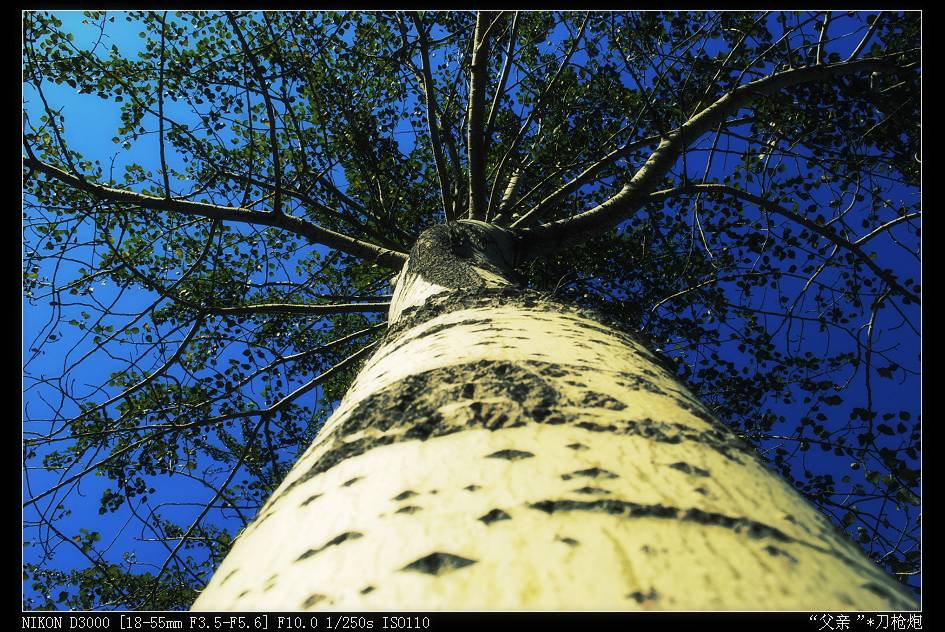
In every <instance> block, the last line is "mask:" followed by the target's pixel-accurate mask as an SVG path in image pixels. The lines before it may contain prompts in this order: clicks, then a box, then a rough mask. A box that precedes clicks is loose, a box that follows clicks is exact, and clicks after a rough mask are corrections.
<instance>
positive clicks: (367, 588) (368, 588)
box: [361, 586, 374, 595]
mask: <svg viewBox="0 0 945 632" xmlns="http://www.w3.org/2000/svg"><path fill="white" fill-rule="evenodd" d="M373 591H374V586H365V587H364V588H362V589H361V594H362V595H366V594H368V593H369V592H373Z"/></svg>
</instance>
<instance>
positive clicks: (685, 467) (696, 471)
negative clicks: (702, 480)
mask: <svg viewBox="0 0 945 632" xmlns="http://www.w3.org/2000/svg"><path fill="white" fill-rule="evenodd" d="M670 467H671V468H673V469H674V470H679V471H680V472H685V473H686V474H691V475H692V476H712V474H710V473H709V471H708V470H704V469H702V468H701V467H696V466H695V465H690V464H689V463H683V462H682V461H680V462H679V463H673V464H672V465H670Z"/></svg>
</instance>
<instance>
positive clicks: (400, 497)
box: [392, 489, 417, 500]
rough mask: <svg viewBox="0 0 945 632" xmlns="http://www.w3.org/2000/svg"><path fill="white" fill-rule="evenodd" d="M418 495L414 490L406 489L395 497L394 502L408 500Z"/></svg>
mask: <svg viewBox="0 0 945 632" xmlns="http://www.w3.org/2000/svg"><path fill="white" fill-rule="evenodd" d="M416 495H417V492H415V491H413V490H412V489H406V490H404V491H402V492H400V493H399V494H397V495H396V496H394V498H393V499H392V500H407V499H408V498H410V497H411V496H416Z"/></svg>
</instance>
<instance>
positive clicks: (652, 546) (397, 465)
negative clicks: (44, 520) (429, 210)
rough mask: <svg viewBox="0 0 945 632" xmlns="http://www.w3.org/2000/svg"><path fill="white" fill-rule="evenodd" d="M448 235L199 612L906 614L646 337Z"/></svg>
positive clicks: (510, 249) (430, 247) (465, 231)
mask: <svg viewBox="0 0 945 632" xmlns="http://www.w3.org/2000/svg"><path fill="white" fill-rule="evenodd" d="M514 246H515V242H514V239H512V238H511V237H509V235H508V233H505V232H504V231H499V230H498V229H493V228H492V227H489V226H488V225H485V224H481V223H471V222H466V223H459V224H450V225H446V226H440V227H436V228H435V229H431V231H428V232H427V233H426V234H425V235H424V236H423V237H422V238H421V239H420V241H419V242H418V244H417V246H416V247H415V248H414V251H413V252H412V253H411V256H410V261H409V264H408V265H407V266H406V267H405V269H404V271H403V272H402V275H401V278H400V279H399V283H398V287H397V291H396V292H395V297H394V306H393V307H392V314H391V320H392V323H393V324H392V326H391V327H390V329H389V330H388V333H387V336H386V338H385V340H384V341H383V342H382V344H381V345H380V346H379V348H378V350H377V351H376V352H375V353H374V355H373V356H372V357H371V359H370V360H369V361H368V362H367V364H366V365H365V367H364V368H363V370H362V371H361V373H360V374H359V375H358V377H357V379H356V380H355V383H354V384H353V385H352V387H351V389H350V391H349V392H348V394H347V395H346V396H345V398H344V400H343V401H342V402H341V404H340V406H339V407H338V409H337V411H336V412H335V414H334V415H333V416H332V417H331V418H330V419H329V420H328V422H326V424H325V427H324V428H323V429H322V431H321V432H320V433H319V435H318V438H317V439H316V440H315V442H314V443H313V445H312V446H311V447H310V448H309V449H308V450H307V451H306V452H305V454H304V455H303V456H302V457H301V458H300V459H299V461H298V463H297V464H296V466H295V467H294V468H293V470H292V471H291V472H290V473H289V475H288V476H287V478H286V480H285V481H284V482H283V483H282V485H281V486H280V487H279V489H278V490H277V491H276V492H275V493H274V495H273V497H272V498H271V499H270V500H269V501H268V502H267V504H266V505H265V507H263V509H262V510H261V511H260V513H259V516H258V517H257V518H256V520H255V521H254V522H253V524H252V525H250V526H249V527H248V528H247V529H246V530H245V531H244V532H243V533H242V534H241V535H240V537H239V538H238V539H237V541H236V543H235V544H234V546H233V549H232V551H231V552H230V554H229V556H228V557H227V558H226V559H225V560H224V562H223V563H222V564H221V566H220V568H219V569H218V570H217V573H216V575H215V576H214V578H213V579H212V581H211V582H210V584H209V585H208V587H207V589H206V590H205V591H204V592H203V593H202V594H201V595H200V597H199V598H198V600H197V602H196V603H195V605H194V608H195V609H198V610H227V609H238V610H253V609H265V610H305V609H347V610H369V609H398V610H402V609H453V610H455V609H627V610H635V609H747V610H758V609H799V610H851V609H907V608H912V607H913V606H914V604H913V602H912V600H911V598H910V597H909V596H908V595H907V594H906V593H905V592H904V591H903V590H902V589H901V588H900V586H899V585H898V584H897V583H896V582H894V581H893V580H891V579H890V578H889V577H888V576H887V575H886V574H885V573H884V572H883V571H882V570H881V569H879V568H878V567H877V566H876V565H875V564H873V563H872V562H870V561H869V560H868V559H867V558H866V557H865V556H863V554H862V553H861V552H860V551H859V550H858V549H857V547H856V546H855V545H854V544H852V543H851V542H850V541H849V540H847V538H846V537H845V536H844V535H843V534H842V533H840V532H839V531H838V530H836V529H835V528H834V527H833V526H832V525H831V524H830V522H829V521H828V520H827V519H826V518H825V517H824V516H822V515H821V514H820V513H819V512H817V511H816V510H815V509H814V508H813V507H812V506H811V505H810V504H809V503H807V501H805V500H804V499H803V498H802V497H801V496H800V495H799V494H797V493H796V492H795V491H794V490H793V489H792V488H791V487H790V486H789V485H787V484H786V483H785V482H784V481H783V480H782V479H780V478H779V477H778V476H777V475H775V474H773V473H772V472H771V471H769V470H768V469H767V468H765V467H764V466H763V465H762V463H761V462H760V461H759V460H758V458H757V457H756V455H755V453H754V451H753V450H752V449H751V448H750V447H749V446H747V445H745V444H744V443H743V442H742V441H740V440H739V438H738V437H737V436H736V435H734V434H733V433H732V432H731V431H729V430H728V429H727V428H726V427H725V426H724V425H722V424H721V423H720V422H718V421H717V420H715V419H714V418H713V417H712V416H711V414H710V413H709V412H708V411H707V410H706V408H705V407H704V406H703V405H702V404H701V403H700V402H699V401H698V400H696V399H695V398H694V397H693V396H692V394H691V393H690V392H689V391H688V390H687V389H686V388H685V387H684V386H682V385H681V384H680V383H679V382H678V381H677V380H676V379H675V378H674V377H673V375H672V372H671V371H670V370H668V368H667V367H666V366H664V363H663V361H662V360H661V359H660V358H659V357H657V356H656V355H654V354H653V353H651V352H650V351H648V350H647V349H646V348H645V347H644V346H643V345H641V344H640V343H639V342H638V341H636V340H635V339H633V338H632V337H630V336H628V335H626V334H624V333H621V332H619V331H616V330H615V329H613V328H611V327H608V326H606V325H604V324H602V323H601V322H600V321H599V319H595V318H594V317H593V316H592V315H589V314H587V313H585V312H582V311H580V310H576V309H573V308H568V307H564V306H562V305H560V304H557V303H555V302H552V301H550V300H548V299H547V298H546V297H543V296H541V295H539V294H536V293H534V292H530V291H526V290H522V289H520V288H518V287H516V286H515V284H514V281H513V280H512V277H511V275H512V274H513V273H512V271H511V270H512V266H513V265H514V259H515V257H514Z"/></svg>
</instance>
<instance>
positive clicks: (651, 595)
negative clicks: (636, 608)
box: [627, 588, 659, 603]
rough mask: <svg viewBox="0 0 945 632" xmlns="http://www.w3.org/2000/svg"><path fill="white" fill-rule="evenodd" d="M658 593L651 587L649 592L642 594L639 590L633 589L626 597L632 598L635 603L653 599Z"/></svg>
mask: <svg viewBox="0 0 945 632" xmlns="http://www.w3.org/2000/svg"><path fill="white" fill-rule="evenodd" d="M658 596H659V595H658V594H657V592H656V589H654V588H651V589H650V592H648V593H646V594H643V593H642V592H640V591H639V590H637V591H634V592H632V593H630V594H629V595H627V598H628V599H633V600H634V601H635V602H637V603H643V602H644V601H654V600H655V599H656V598H657V597H658Z"/></svg>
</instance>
